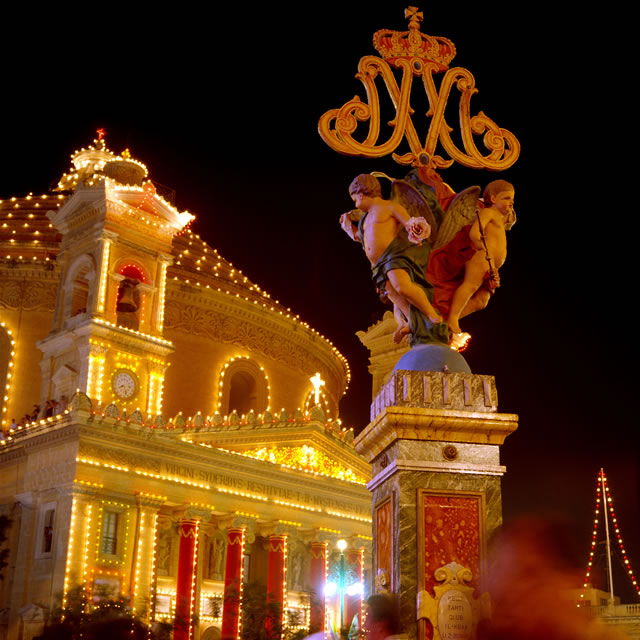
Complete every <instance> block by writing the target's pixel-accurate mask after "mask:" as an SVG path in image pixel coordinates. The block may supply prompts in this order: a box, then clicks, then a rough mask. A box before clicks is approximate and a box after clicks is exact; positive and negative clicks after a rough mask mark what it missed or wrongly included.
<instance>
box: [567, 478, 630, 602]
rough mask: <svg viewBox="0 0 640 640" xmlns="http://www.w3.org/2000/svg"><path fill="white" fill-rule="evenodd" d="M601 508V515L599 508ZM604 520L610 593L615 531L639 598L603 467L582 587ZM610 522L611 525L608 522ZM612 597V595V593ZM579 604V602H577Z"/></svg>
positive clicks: (587, 580) (585, 586) (587, 582)
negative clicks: (612, 537)
mask: <svg viewBox="0 0 640 640" xmlns="http://www.w3.org/2000/svg"><path fill="white" fill-rule="evenodd" d="M601 509H602V515H601V513H600V510H601ZM601 520H602V521H604V523H605V532H606V543H607V556H608V564H609V586H610V589H611V593H612V594H613V584H612V582H613V576H612V569H611V547H610V538H611V535H610V531H613V533H615V537H616V538H617V540H618V546H619V548H620V553H621V554H622V562H623V565H624V570H625V572H626V573H627V575H628V576H629V580H631V584H632V585H633V588H634V589H635V591H636V595H637V596H638V598H640V588H639V587H638V581H637V580H636V577H635V575H634V573H633V569H632V567H631V561H630V559H629V556H628V555H627V551H626V549H625V547H624V543H623V541H622V535H621V533H620V525H619V523H618V519H617V517H616V513H615V510H614V508H613V498H612V496H611V491H610V490H609V485H608V484H607V476H606V475H605V473H604V469H600V471H599V473H598V480H597V486H596V508H595V517H594V520H593V532H592V534H591V547H590V550H589V561H588V562H587V571H586V574H585V578H584V584H583V585H582V586H583V588H584V589H587V588H588V586H589V583H590V581H591V572H592V570H593V564H594V558H595V552H596V545H597V543H598V529H599V526H600V521H601ZM609 522H610V523H611V525H610V524H609ZM584 595H585V594H584V592H583V593H581V594H580V601H581V602H582V600H583V599H584ZM612 597H613V595H612ZM578 606H580V603H579V604H578Z"/></svg>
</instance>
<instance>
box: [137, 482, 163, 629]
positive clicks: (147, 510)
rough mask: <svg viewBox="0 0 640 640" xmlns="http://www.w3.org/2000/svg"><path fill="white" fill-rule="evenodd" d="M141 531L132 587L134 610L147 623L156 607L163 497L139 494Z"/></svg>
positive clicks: (138, 529) (138, 528)
mask: <svg viewBox="0 0 640 640" xmlns="http://www.w3.org/2000/svg"><path fill="white" fill-rule="evenodd" d="M136 501H137V503H138V515H137V530H136V537H135V548H134V551H135V555H134V557H133V563H132V569H133V570H132V572H131V586H130V591H131V594H132V596H133V597H132V609H133V612H134V613H135V614H136V615H137V616H138V617H141V618H142V619H143V620H144V621H145V622H146V623H148V622H149V619H150V615H151V612H152V610H153V607H154V602H153V600H154V598H155V592H154V585H153V577H154V576H153V574H154V569H155V568H154V562H155V540H156V517H157V513H158V508H159V507H160V505H161V504H162V503H163V502H164V501H163V500H162V499H158V498H154V497H152V496H145V495H140V494H138V495H137V496H136Z"/></svg>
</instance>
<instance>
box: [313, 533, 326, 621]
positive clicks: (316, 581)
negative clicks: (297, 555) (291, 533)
mask: <svg viewBox="0 0 640 640" xmlns="http://www.w3.org/2000/svg"><path fill="white" fill-rule="evenodd" d="M326 582H327V543H326V542H312V543H311V589H312V590H313V596H312V598H311V612H310V614H311V616H310V617H311V619H310V624H311V629H312V630H313V631H324V626H325V625H324V588H325V585H326Z"/></svg>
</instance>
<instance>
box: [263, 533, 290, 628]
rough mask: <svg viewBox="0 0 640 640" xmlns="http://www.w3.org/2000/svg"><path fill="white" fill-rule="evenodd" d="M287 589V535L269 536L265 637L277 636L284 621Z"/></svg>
mask: <svg viewBox="0 0 640 640" xmlns="http://www.w3.org/2000/svg"><path fill="white" fill-rule="evenodd" d="M286 589H287V536H286V534H285V535H272V536H269V571H268V574H267V616H266V622H265V628H266V631H267V637H268V638H270V639H274V640H275V638H279V637H280V633H281V630H282V624H283V622H284V608H285V606H286Z"/></svg>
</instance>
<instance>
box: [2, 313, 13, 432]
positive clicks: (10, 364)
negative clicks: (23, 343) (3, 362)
mask: <svg viewBox="0 0 640 640" xmlns="http://www.w3.org/2000/svg"><path fill="white" fill-rule="evenodd" d="M0 327H2V328H3V329H4V330H5V332H6V334H7V338H8V339H9V342H10V344H11V346H10V351H9V359H8V362H7V378H6V382H5V385H4V398H3V402H2V427H3V429H2V430H3V431H5V430H6V427H7V426H8V425H7V409H8V404H9V398H10V393H11V381H12V379H13V365H14V358H15V355H16V350H15V349H16V341H15V340H14V339H13V331H11V329H9V327H8V326H7V325H6V323H4V322H0ZM3 444H4V442H3Z"/></svg>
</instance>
